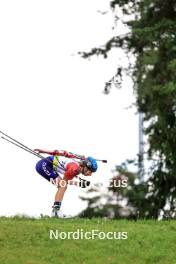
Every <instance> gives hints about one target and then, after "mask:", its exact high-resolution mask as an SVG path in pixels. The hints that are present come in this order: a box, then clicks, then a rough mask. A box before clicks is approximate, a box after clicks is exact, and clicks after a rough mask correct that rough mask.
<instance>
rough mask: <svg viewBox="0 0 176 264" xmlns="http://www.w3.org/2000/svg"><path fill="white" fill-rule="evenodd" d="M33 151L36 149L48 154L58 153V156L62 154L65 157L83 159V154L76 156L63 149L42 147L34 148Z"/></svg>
mask: <svg viewBox="0 0 176 264" xmlns="http://www.w3.org/2000/svg"><path fill="white" fill-rule="evenodd" d="M34 151H37V152H38V153H45V154H49V155H58V156H64V157H66V158H71V159H74V158H78V159H85V156H78V155H75V154H73V153H71V152H67V151H65V150H52V151H50V150H43V149H34Z"/></svg>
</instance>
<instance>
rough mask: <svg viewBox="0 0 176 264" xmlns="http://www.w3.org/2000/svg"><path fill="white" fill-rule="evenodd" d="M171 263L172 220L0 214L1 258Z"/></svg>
mask: <svg viewBox="0 0 176 264" xmlns="http://www.w3.org/2000/svg"><path fill="white" fill-rule="evenodd" d="M77 229H83V230H84V231H91V230H93V229H98V230H99V231H103V232H109V231H112V232H128V238H127V239H126V240H125V239H121V240H117V239H116V240H115V239H113V240H107V239H105V240H100V239H97V238H96V239H94V240H86V239H77V240H74V239H65V240H63V239H50V236H49V235H50V230H54V231H55V230H59V231H65V232H69V231H76V230H77ZM67 263H68V264H74V263H76V264H104V263H105V264H155V263H157V264H176V221H162V222H157V221H147V220H146V221H137V222H133V221H128V220H103V219H92V220H89V219H79V218H77V219H67V220H62V219H50V218H43V219H28V218H18V217H16V218H5V217H1V218H0V264H67Z"/></svg>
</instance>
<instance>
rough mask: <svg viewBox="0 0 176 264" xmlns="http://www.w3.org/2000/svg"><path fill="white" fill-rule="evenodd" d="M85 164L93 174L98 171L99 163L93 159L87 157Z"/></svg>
mask: <svg viewBox="0 0 176 264" xmlns="http://www.w3.org/2000/svg"><path fill="white" fill-rule="evenodd" d="M83 164H84V165H86V166H87V167H88V168H89V170H91V171H92V172H96V171H97V169H98V165H97V161H96V160H95V159H94V158H92V157H87V158H86V159H85V160H84V162H83Z"/></svg>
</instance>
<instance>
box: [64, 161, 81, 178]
mask: <svg viewBox="0 0 176 264" xmlns="http://www.w3.org/2000/svg"><path fill="white" fill-rule="evenodd" d="M78 174H79V165H78V164H77V163H75V162H69V163H68V164H67V166H66V171H65V173H64V176H65V177H66V179H67V180H72V179H73V178H74V177H75V176H76V175H78Z"/></svg>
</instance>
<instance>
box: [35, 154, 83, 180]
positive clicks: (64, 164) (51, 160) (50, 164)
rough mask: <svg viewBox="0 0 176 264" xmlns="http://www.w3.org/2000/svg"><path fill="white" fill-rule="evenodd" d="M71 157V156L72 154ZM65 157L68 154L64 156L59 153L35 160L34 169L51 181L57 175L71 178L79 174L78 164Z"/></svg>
mask: <svg viewBox="0 0 176 264" xmlns="http://www.w3.org/2000/svg"><path fill="white" fill-rule="evenodd" d="M64 156H65V155H64ZM71 157H72V158H73V156H71ZM67 158H69V156H66V158H65V157H63V156H60V155H51V156H48V157H46V158H44V159H42V160H40V161H38V162H37V164H36V171H37V172H38V173H39V174H40V175H41V176H42V177H44V178H45V179H46V180H48V181H52V180H54V179H56V178H57V177H60V178H63V177H65V178H66V179H67V180H72V179H73V178H74V177H75V176H77V175H78V174H79V164H78V163H77V162H75V161H70V160H68V159H67Z"/></svg>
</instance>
